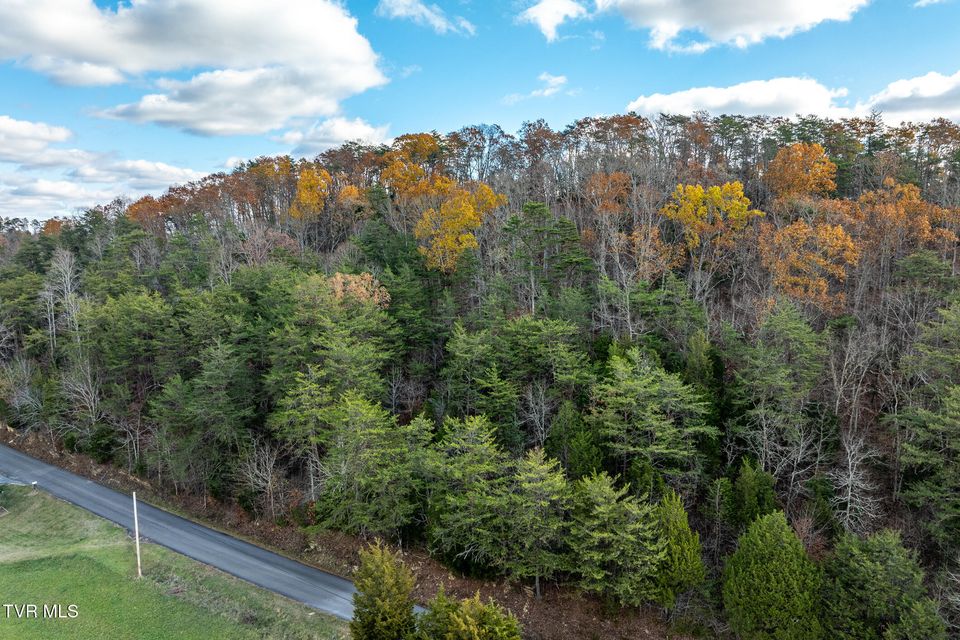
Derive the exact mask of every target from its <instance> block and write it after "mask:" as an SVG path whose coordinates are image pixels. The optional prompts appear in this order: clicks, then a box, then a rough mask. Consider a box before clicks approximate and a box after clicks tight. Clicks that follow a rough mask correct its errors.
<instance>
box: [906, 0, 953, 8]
mask: <svg viewBox="0 0 960 640" xmlns="http://www.w3.org/2000/svg"><path fill="white" fill-rule="evenodd" d="M946 1H947V0H917V1H916V2H914V3H913V6H915V7H917V8H923V7H929V6H931V5H934V4H943V3H944V2H946Z"/></svg>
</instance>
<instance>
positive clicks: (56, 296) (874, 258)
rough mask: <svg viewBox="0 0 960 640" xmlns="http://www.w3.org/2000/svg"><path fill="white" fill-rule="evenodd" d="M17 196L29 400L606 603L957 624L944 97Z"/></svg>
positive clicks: (206, 476)
mask: <svg viewBox="0 0 960 640" xmlns="http://www.w3.org/2000/svg"><path fill="white" fill-rule="evenodd" d="M0 231H2V236H0V393H2V406H0V409H2V417H3V418H4V419H5V420H6V421H7V422H8V423H9V424H10V425H11V426H12V427H13V428H15V429H16V430H18V431H20V432H30V433H34V434H37V435H39V436H40V437H42V438H45V439H47V440H48V441H49V442H51V443H57V445H58V446H62V447H65V448H67V449H69V450H74V451H79V452H84V453H86V454H89V455H92V456H94V457H95V458H97V459H98V460H101V461H110V462H112V463H113V464H115V465H117V466H120V467H123V468H124V469H127V470H128V471H130V472H131V473H135V474H139V475H140V476H142V477H144V478H149V479H150V480H151V481H152V482H155V483H157V484H158V485H160V486H163V487H166V488H167V489H168V490H170V491H171V492H176V493H181V494H191V495H197V496H209V497H212V498H215V499H217V500H221V501H227V502H235V503H236V504H239V505H240V506H241V507H242V508H244V509H246V510H248V511H249V512H251V513H256V514H258V515H259V516H260V517H268V518H270V519H272V520H274V521H282V522H288V523H290V524H289V526H312V527H317V528H321V529H333V530H337V531H342V532H344V533H347V534H352V535H357V536H361V537H364V538H366V539H374V538H381V539H383V540H385V541H388V542H393V543H402V544H404V545H413V546H418V547H421V548H423V549H426V550H428V551H429V553H430V554H432V555H433V556H435V557H436V558H437V559H439V560H440V561H442V562H444V563H446V564H447V565H449V566H450V567H451V569H452V570H456V571H460V572H463V573H466V574H469V575H472V576H479V577H485V578H490V579H500V578H506V579H508V580H509V581H511V582H513V583H515V584H518V585H523V586H525V587H528V588H529V589H530V590H531V597H532V598H536V597H537V596H538V595H539V594H540V593H541V591H542V590H544V589H546V588H547V587H548V586H549V587H551V588H553V587H554V586H555V585H558V584H559V585H564V586H565V588H571V589H577V590H579V591H580V592H581V593H582V594H584V596H583V597H596V598H599V599H602V600H603V601H604V602H606V603H608V604H609V605H610V607H611V608H610V609H609V610H610V611H611V612H613V613H611V616H615V615H616V614H615V611H616V608H617V607H627V608H632V607H648V608H650V609H651V610H654V611H656V612H658V615H662V616H663V617H664V619H667V620H669V621H670V622H671V623H674V624H677V625H684V627H683V628H685V629H688V630H690V629H693V630H699V632H702V633H704V634H716V635H719V636H721V637H734V636H736V635H739V636H740V637H744V638H772V637H777V638H798V639H799V638H804V639H806V638H818V637H822V638H887V639H892V638H903V639H906V638H916V639H919V638H945V637H947V634H948V633H950V630H952V631H953V633H958V632H960V631H958V630H960V296H958V284H960V279H958V269H960V264H958V255H957V249H958V246H960V127H958V126H957V125H955V124H953V123H952V122H950V121H947V120H936V121H932V122H929V123H921V124H905V125H901V126H896V127H893V126H887V125H885V124H884V123H883V121H882V118H881V116H880V115H879V114H877V115H874V116H872V117H870V118H864V119H849V120H825V119H820V118H814V117H805V118H796V119H783V118H766V117H749V118H747V117H738V116H722V117H709V116H706V115H694V116H692V117H685V116H667V115H664V116H661V117H659V118H657V119H654V120H648V119H645V118H643V117H640V116H637V115H634V114H627V115H618V116H610V117H602V118H585V119H582V120H579V121H577V122H575V123H573V124H572V125H570V126H569V127H567V128H565V129H563V130H553V129H551V128H550V127H549V126H548V125H547V124H546V123H545V122H543V121H537V122H528V123H526V124H525V125H524V126H523V128H522V129H521V130H520V131H519V132H518V133H517V134H516V135H511V134H508V133H505V132H504V131H502V130H501V129H500V128H499V127H496V126H487V125H484V126H475V127H466V128H464V129H461V130H459V131H455V132H452V133H449V134H446V135H442V134H438V133H435V132H434V133H419V134H411V135H403V136H400V137H398V138H396V139H395V140H393V142H392V143H391V144H389V145H383V146H366V145H363V144H359V143H350V144H346V145H343V146H341V147H338V148H334V149H331V150H329V151H326V152H324V153H322V154H321V155H319V156H317V157H315V158H313V159H294V158H291V157H270V158H267V157H263V158H257V159H255V160H251V161H248V162H245V163H244V164H242V165H241V166H239V167H237V168H236V169H235V170H233V171H232V172H230V173H219V174H214V175H210V176H208V177H206V178H204V179H202V180H200V181H197V182H193V183H189V184H186V185H182V186H175V187H171V188H170V189H169V190H168V191H167V192H166V193H164V194H163V195H161V196H159V197H145V198H142V199H140V200H137V201H135V202H128V201H124V200H117V201H114V202H111V203H104V204H103V205H102V206H99V207H96V208H93V209H90V210H89V211H85V212H83V213H81V214H78V215H77V216H75V217H72V218H66V219H64V218H57V219H51V220H48V221H46V222H45V223H44V224H42V225H34V226H33V227H31V226H30V225H29V224H28V223H27V222H26V220H18V219H8V220H4V221H3V226H2V230H0ZM527 632H528V633H530V634H531V637H536V636H535V635H534V634H535V633H536V629H528V630H527Z"/></svg>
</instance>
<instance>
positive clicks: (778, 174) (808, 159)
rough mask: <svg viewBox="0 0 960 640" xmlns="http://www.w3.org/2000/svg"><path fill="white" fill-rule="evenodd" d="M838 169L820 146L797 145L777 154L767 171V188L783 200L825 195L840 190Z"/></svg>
mask: <svg viewBox="0 0 960 640" xmlns="http://www.w3.org/2000/svg"><path fill="white" fill-rule="evenodd" d="M836 176H837V165H835V164H834V163H833V162H831V161H830V158H828V157H827V152H826V151H825V150H824V148H823V147H822V146H820V145H819V144H816V143H813V144H811V143H807V142H797V143H795V144H792V145H790V146H789V147H784V148H783V149H780V151H778V152H777V155H776V157H774V159H773V161H772V162H771V163H770V166H769V167H767V173H766V176H765V177H766V180H767V184H768V185H769V186H770V188H771V189H773V192H774V193H776V194H777V195H778V196H780V197H781V198H798V197H804V196H812V195H824V194H827V193H830V192H831V191H833V190H835V189H836V188H837V184H836V183H835V182H834V179H835V178H836Z"/></svg>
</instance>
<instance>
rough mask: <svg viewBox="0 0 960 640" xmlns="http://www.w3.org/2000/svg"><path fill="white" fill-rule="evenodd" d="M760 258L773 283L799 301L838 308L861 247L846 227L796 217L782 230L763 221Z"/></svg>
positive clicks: (841, 302) (827, 307) (822, 306)
mask: <svg viewBox="0 0 960 640" xmlns="http://www.w3.org/2000/svg"><path fill="white" fill-rule="evenodd" d="M760 257H761V260H762V262H763V266H764V267H765V268H766V269H767V270H768V271H770V273H771V274H772V275H773V285H774V286H775V287H776V288H777V289H778V290H779V291H780V292H781V293H783V294H784V295H786V296H788V297H790V298H793V299H794V300H797V301H798V302H805V303H810V304H814V305H816V306H818V307H819V308H821V309H824V310H828V311H836V310H838V309H839V308H840V306H841V305H842V304H843V301H844V296H843V292H841V291H832V290H831V289H832V288H833V289H835V287H831V284H832V283H834V282H835V283H842V282H844V281H845V280H846V277H847V267H849V266H852V265H854V264H856V262H857V260H858V259H859V257H860V250H859V248H858V247H857V245H856V244H855V243H854V241H853V239H852V238H851V237H850V235H849V234H848V233H847V232H846V231H845V230H844V228H843V227H842V226H841V225H839V224H837V225H831V224H829V223H826V222H818V223H815V224H813V225H811V224H809V223H807V222H806V221H805V220H796V221H795V222H793V223H792V224H790V225H788V226H786V227H784V228H783V229H775V228H774V227H773V225H771V224H764V225H763V226H762V228H761V231H760Z"/></svg>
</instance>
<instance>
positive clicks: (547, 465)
mask: <svg viewBox="0 0 960 640" xmlns="http://www.w3.org/2000/svg"><path fill="white" fill-rule="evenodd" d="M507 491H508V494H507V496H506V498H507V500H508V503H509V513H508V514H507V517H506V523H507V524H508V526H507V528H506V529H505V530H504V534H505V537H504V540H503V547H504V554H505V557H504V559H503V566H504V568H505V569H506V571H507V573H508V574H509V575H511V576H512V577H514V578H516V579H520V580H522V579H527V578H533V580H534V589H535V593H536V595H537V597H538V598H539V597H540V579H541V578H549V577H550V576H551V575H553V573H554V572H556V571H557V570H559V569H560V568H561V566H562V556H561V554H560V552H559V551H560V544H561V541H562V540H563V537H564V536H563V534H564V530H565V523H564V521H563V516H564V513H565V510H566V506H567V500H568V495H567V493H568V488H567V481H566V478H565V477H564V475H563V473H562V472H561V471H560V470H559V464H558V463H557V461H556V460H552V459H549V458H547V457H545V455H544V453H543V450H542V449H533V450H531V451H529V452H528V453H527V455H526V456H525V457H524V458H523V459H522V460H520V461H518V462H517V464H516V471H515V473H514V477H513V478H511V482H510V483H509V484H508V485H507Z"/></svg>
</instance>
